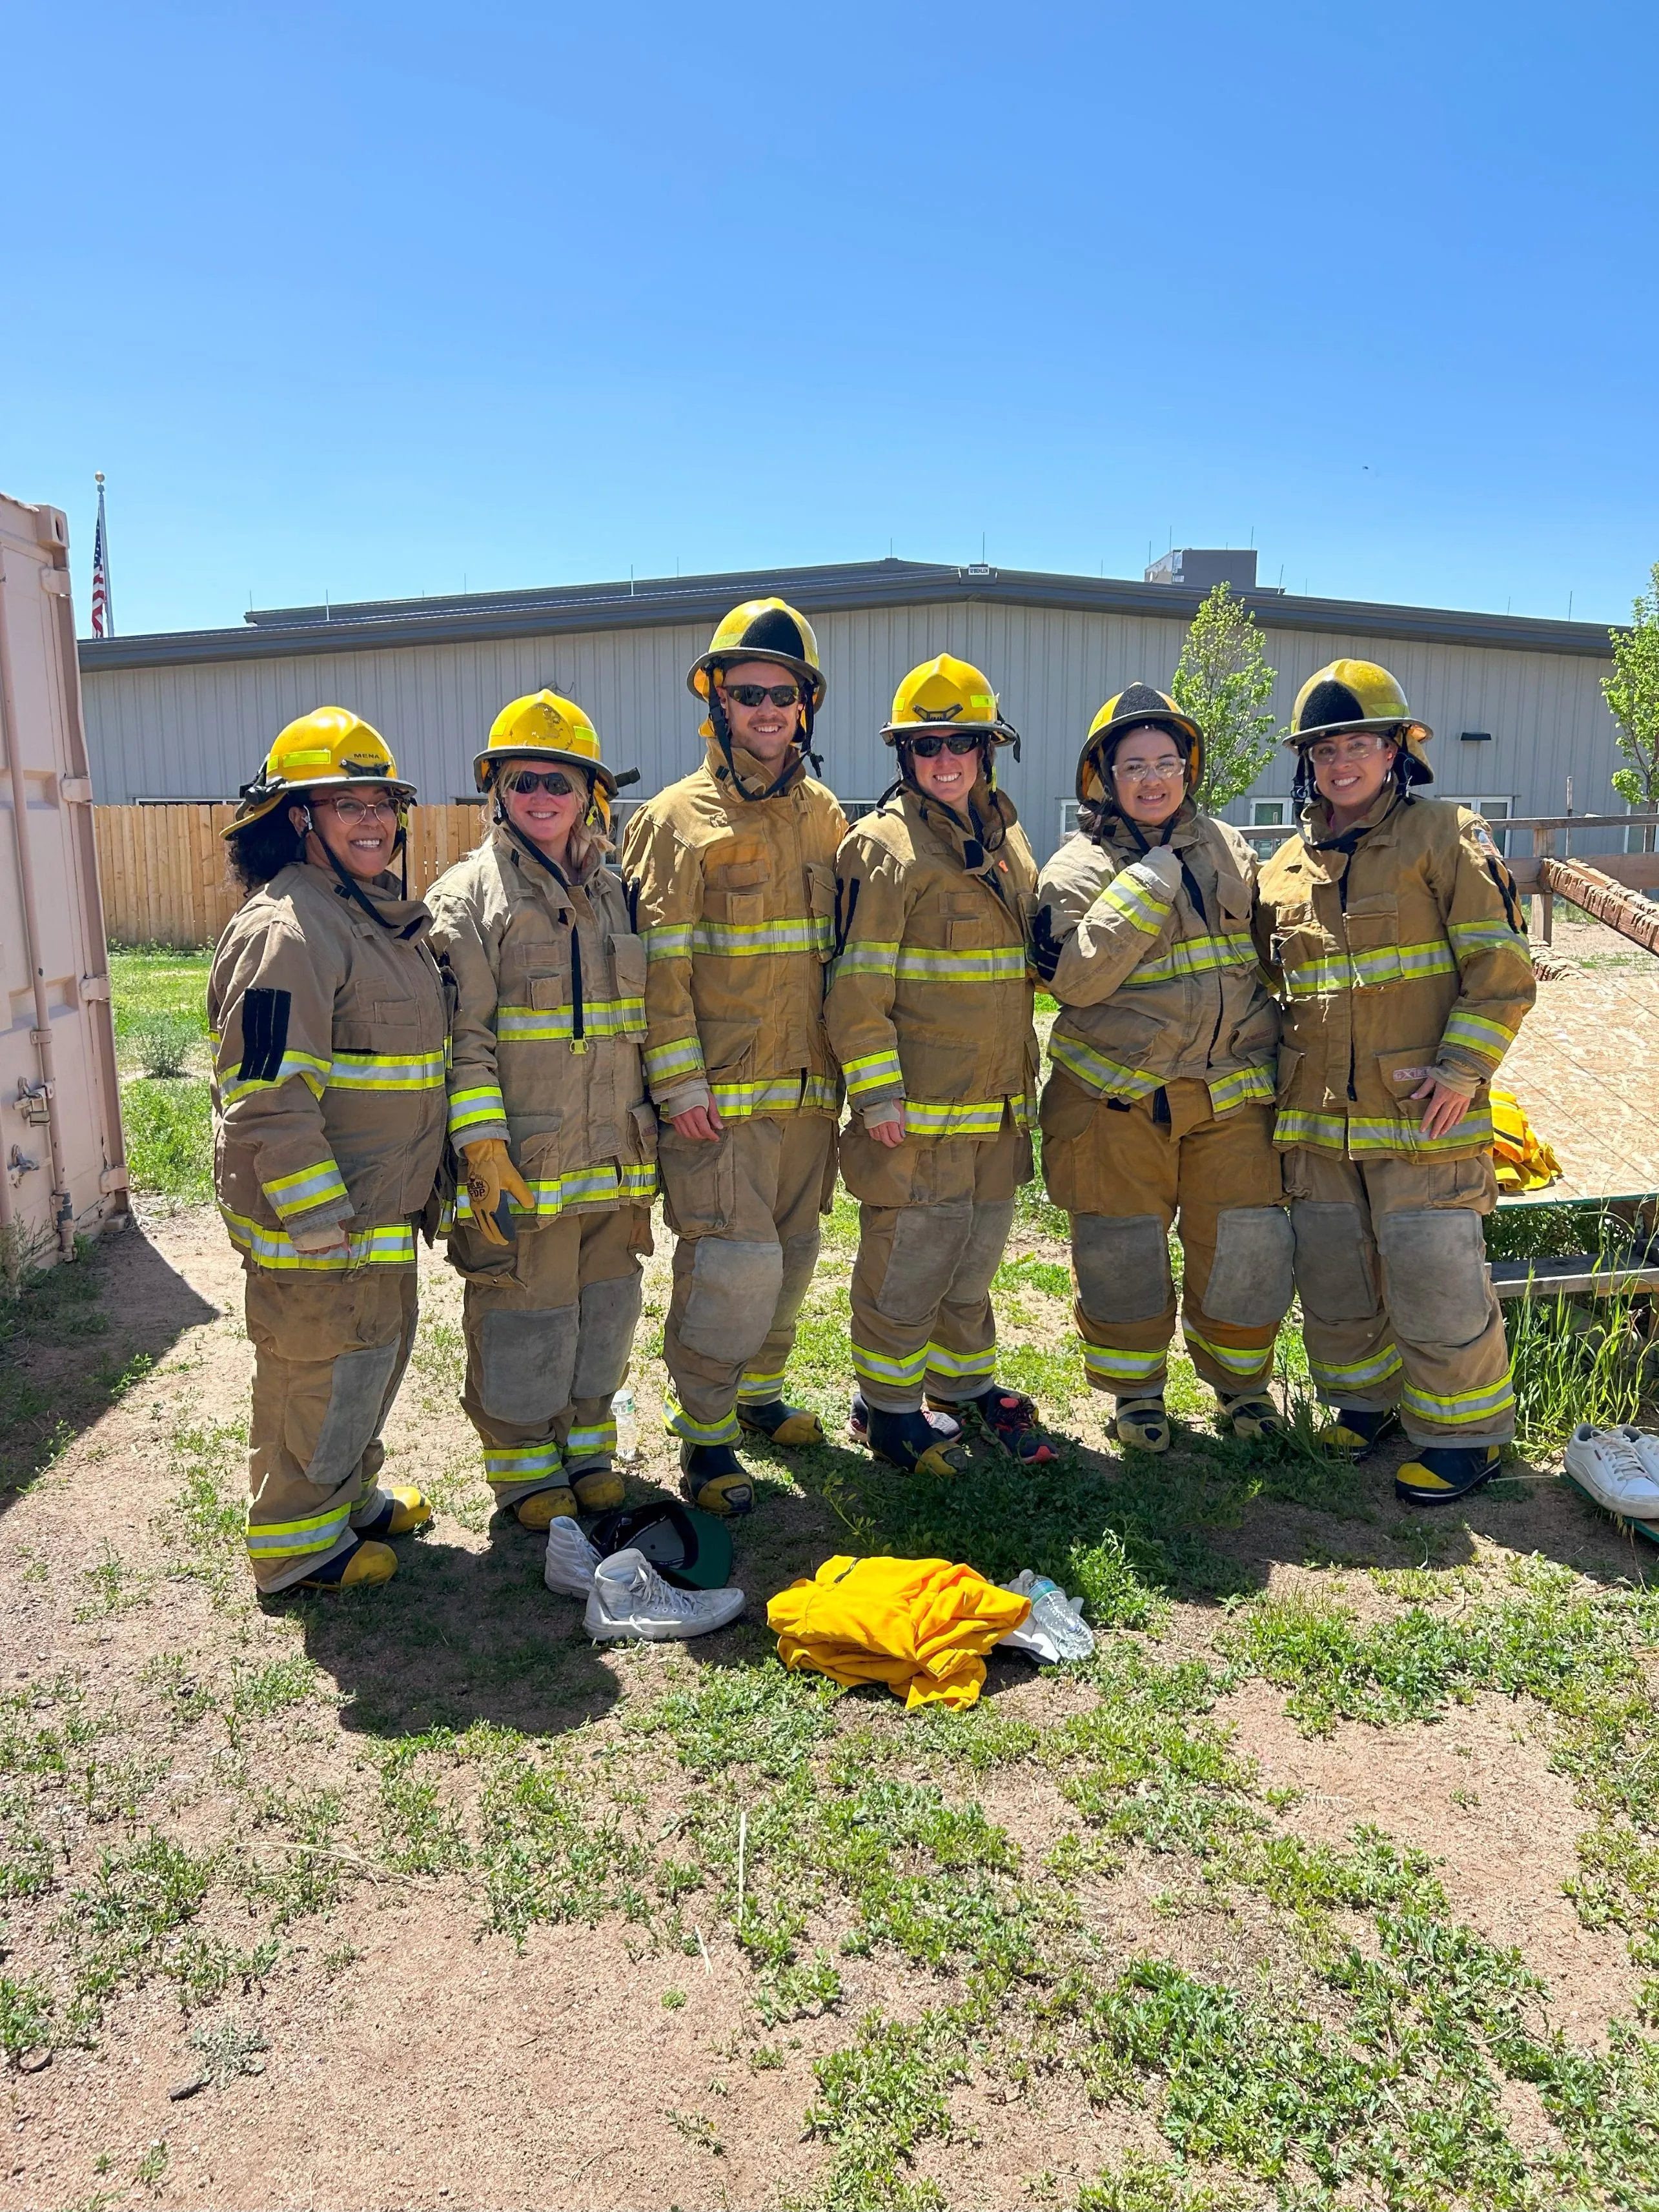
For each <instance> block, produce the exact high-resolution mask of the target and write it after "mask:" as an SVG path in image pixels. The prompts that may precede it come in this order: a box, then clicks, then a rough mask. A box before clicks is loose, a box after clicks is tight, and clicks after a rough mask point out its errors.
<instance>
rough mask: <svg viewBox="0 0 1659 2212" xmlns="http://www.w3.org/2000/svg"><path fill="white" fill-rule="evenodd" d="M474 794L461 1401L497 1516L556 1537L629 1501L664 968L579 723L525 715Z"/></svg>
mask: <svg viewBox="0 0 1659 2212" xmlns="http://www.w3.org/2000/svg"><path fill="white" fill-rule="evenodd" d="M473 778H474V781H476V783H477V786H478V788H479V789H480V790H481V791H483V792H484V793H486V794H487V796H488V808H489V811H488V820H489V828H488V832H487V835H486V836H485V838H484V841H483V843H482V844H481V845H480V846H479V847H478V848H477V851H476V852H472V853H469V854H467V856H466V858H465V860H459V861H457V862H456V864H455V866H453V868H450V869H448V870H447V871H446V872H445V873H444V874H443V875H441V877H440V878H438V880H437V882H436V883H435V884H434V885H433V886H432V889H431V890H430V892H429V893H428V902H429V903H430V905H431V908H432V915H433V932H432V941H433V944H434V945H435V948H436V949H437V951H438V953H439V956H440V957H441V959H443V960H444V961H445V962H446V963H447V966H448V969H449V971H450V974H451V975H452V976H453V979H454V985H455V990H456V1007H455V1018H454V1032H455V1034H454V1046H453V1061H454V1071H453V1078H452V1080H451V1086H450V1108H449V1127H450V1137H451V1139H452V1141H453V1144H454V1146H455V1147H456V1149H457V1151H458V1152H460V1153H461V1155H462V1156H463V1158H465V1163H466V1179H465V1187H464V1188H463V1189H462V1190H461V1191H460V1193H459V1194H458V1197H457V1200H456V1209H455V1223H454V1227H453V1231H452V1233H451V1236H450V1239H449V1259H450V1264H451V1265H452V1266H453V1267H454V1268H455V1269H456V1270H457V1272H458V1273H459V1274H460V1275H461V1277H462V1278H463V1279H464V1281H465V1285H466V1289H465V1299H464V1309H465V1315H464V1319H465V1338H466V1383H465V1389H464V1391H463V1393H462V1398H461V1403H462V1405H463V1406H464V1407H465V1409H466V1413H467V1415H468V1418H469V1419H471V1423H472V1425H473V1426H474V1428H476V1429H477V1431H478V1435H479V1437H480V1439H481V1440H482V1443H483V1460H484V1473H485V1474H486V1476H487V1477H488V1478H489V1486H490V1487H491V1489H492V1490H493V1491H494V1492H495V1498H496V1501H497V1503H498V1504H501V1505H502V1506H510V1507H511V1508H512V1509H513V1512H514V1513H515V1514H516V1515H517V1517H518V1519H519V1520H520V1522H522V1523H523V1524H524V1526H525V1527H526V1528H546V1527H547V1525H548V1523H549V1522H550V1521H552V1520H555V1519H556V1518H557V1517H558V1516H561V1515H569V1514H574V1513H575V1512H576V1511H578V1510H580V1511H582V1512H585V1513H598V1512H603V1511H604V1510H605V1509H606V1508H607V1507H610V1506H613V1505H620V1504H621V1503H622V1501H623V1486H622V1478H621V1477H620V1476H619V1475H618V1474H616V1473H615V1471H614V1469H613V1467H612V1458H613V1455H614V1454H615V1451H616V1448H617V1430H616V1423H615V1421H614V1420H613V1419H612V1417H611V1398H612V1396H613V1395H614V1394H615V1393H616V1392H617V1390H619V1389H621V1387H622V1384H623V1378H624V1377H625V1376H626V1375H627V1373H628V1362H629V1354H630V1352H632V1349H633V1344H634V1332H635V1328H636V1327H637V1325H638V1322H639V1317H640V1259H641V1254H643V1253H647V1252H648V1251H649V1250H650V1249H651V1200H652V1197H653V1194H654V1192H655V1189H656V1181H657V1171H656V1164H655V1162H656V1149H657V1131H656V1116H655V1115H653V1112H652V1110H651V1108H650V1106H649V1105H648V1104H647V1102H646V1097H645V1081H644V1077H643V1074H642V1072H641V1064H640V1046H641V1042H642V1040H643V1038H644V1035H645V948H644V946H643V945H641V943H640V940H639V939H638V938H637V937H636V936H635V934H634V933H633V929H632V927H631V925H630V922H629V915H628V902H627V899H626V897H625V896H624V895H623V887H622V883H621V881H620V879H619V878H617V876H616V875H614V874H612V873H611V871H610V870H609V869H608V868H606V867H605V865H604V862H605V854H606V853H608V852H609V850H610V845H609V842H608V841H607V839H606V837H605V805H607V803H608V801H609V800H610V799H611V798H613V797H614V796H615V794H616V790H617V779H616V777H615V775H613V774H612V772H611V769H608V768H607V767H606V766H605V763H603V762H602V761H601V759H600V757H599V738H598V737H597V735H596V734H595V732H594V729H593V726H592V723H591V722H590V721H589V720H588V719H587V716H586V714H584V713H583V712H582V710H581V708H580V707H578V706H575V705H574V704H573V703H572V702H571V701H569V700H568V699H562V698H560V697H559V696H558V695H557V694H556V693H555V692H552V691H539V692H537V693H535V694H533V695H532V696H530V697H528V698H525V699H514V700H513V701H512V702H510V704H508V705H507V706H506V707H504V708H502V709H501V713H500V714H498V715H497V716H496V718H495V724H494V726H493V727H492V728H491V730H490V732H489V743H488V744H487V745H486V746H485V747H484V750H483V751H482V752H481V753H479V754H478V756H477V758H476V760H475V761H474V763H473Z"/></svg>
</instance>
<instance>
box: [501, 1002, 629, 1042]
mask: <svg viewBox="0 0 1659 2212" xmlns="http://www.w3.org/2000/svg"><path fill="white" fill-rule="evenodd" d="M574 1034H575V1030H574V1009H573V1008H571V1007H569V1006H498V1007H497V1008H496V1009H495V1041H496V1042H497V1043H498V1044H530V1043H540V1042H543V1041H544V1040H545V1039H548V1038H557V1037H568V1036H574ZM582 1034H583V1035H584V1036H590V1037H616V1036H644V1034H645V1000H643V999H586V1000H583V1002H582Z"/></svg>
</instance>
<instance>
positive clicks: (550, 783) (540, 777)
mask: <svg viewBox="0 0 1659 2212" xmlns="http://www.w3.org/2000/svg"><path fill="white" fill-rule="evenodd" d="M575 788H576V787H575V785H574V783H572V781H570V778H569V777H568V775H566V774H565V772H564V770H563V769H560V768H550V769H547V770H546V771H545V773H543V772H541V771H539V770H538V769H533V768H521V769H519V771H518V773H517V774H516V775H514V776H513V781H512V782H511V783H509V784H508V785H507V789H508V790H509V791H544V792H545V793H547V795H548V797H549V798H550V799H568V798H570V797H571V796H572V795H573V793H574V791H575Z"/></svg>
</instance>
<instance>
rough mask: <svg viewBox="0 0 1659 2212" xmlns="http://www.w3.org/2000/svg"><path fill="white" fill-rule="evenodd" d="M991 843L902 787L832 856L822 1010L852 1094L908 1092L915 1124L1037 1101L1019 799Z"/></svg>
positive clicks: (969, 1132) (949, 1129)
mask: <svg viewBox="0 0 1659 2212" xmlns="http://www.w3.org/2000/svg"><path fill="white" fill-rule="evenodd" d="M975 797H976V800H978V801H980V802H981V803H982V805H983V806H984V807H985V809H986V810H987V813H988V814H989V815H990V816H992V817H994V820H995V821H996V822H997V823H999V824H1000V829H1001V833H1002V835H1001V842H1000V844H999V845H997V846H996V848H994V849H989V850H987V847H986V846H985V844H983V843H981V841H980V840H979V839H978V838H977V837H975V836H970V835H969V831H968V829H967V828H966V827H965V825H964V824H963V823H962V822H961V821H960V820H959V819H957V818H956V817H953V815H952V814H951V811H950V810H949V809H948V808H946V807H944V806H941V805H937V804H932V803H929V802H928V801H927V800H926V799H923V798H922V796H921V793H919V792H916V791H914V790H910V789H908V788H907V789H904V790H902V791H901V792H899V793H897V794H896V796H895V797H893V798H891V799H888V800H887V801H886V802H885V804H884V805H882V806H880V807H878V809H877V810H876V811H875V812H874V813H873V814H867V815H866V816H865V817H863V818H862V819H861V820H860V821H859V822H858V823H855V824H854V827H853V828H852V829H849V830H848V833H847V836H846V838H845V840H844V841H843V842H842V848H841V851H840V853H839V854H837V856H836V878H837V881H836V904H837V910H838V914H839V917H840V924H839V939H840V941H839V946H838V950H837V952H836V959H835V962H834V964H833V966H832V968H831V969H830V988H829V1000H828V1001H827V1003H826V1006H825V1009H824V1013H825V1019H826V1021H827V1022H828V1024H829V1040H830V1042H831V1044H832V1045H833V1047H834V1048H835V1053H836V1058H837V1060H840V1062H841V1065H842V1072H843V1073H844V1074H845V1076H846V1079H847V1097H848V1103H849V1104H850V1105H852V1106H854V1107H856V1108H858V1109H860V1111H863V1110H866V1109H869V1108H871V1107H873V1106H879V1105H885V1104H890V1103H891V1104H897V1105H902V1108H903V1114H904V1127H905V1133H906V1134H907V1135H908V1136H911V1137H920V1138H923V1139H927V1138H929V1137H964V1136H966V1137H994V1136H995V1135H996V1133H997V1131H998V1130H999V1129H1000V1127H1002V1122H1003V1109H1004V1107H1005V1105H1006V1106H1009V1107H1012V1109H1013V1113H1014V1117H1015V1119H1016V1121H1018V1123H1019V1124H1020V1126H1021V1127H1025V1126H1026V1125H1027V1124H1028V1123H1029V1122H1030V1119H1031V1115H1032V1113H1033V1111H1034V1109H1035V1103H1036V1101H1035V1096H1034V1092H1035V1085H1036V1035H1035V1033H1034V1031H1033V1030H1032V1027H1031V1008H1032V1004H1033V984H1032V981H1031V977H1030V969H1029V967H1028V964H1027V956H1026V949H1025V939H1026V931H1027V927H1028V926H1029V919H1030V910H1031V895H1032V893H1033V891H1034V890H1035V889H1036V865H1035V863H1034V862H1033V860H1032V859H1031V851H1030V846H1029V845H1028V844H1027V843H1026V842H1025V833H1024V830H1023V829H1020V827H1019V823H1018V816H1017V815H1016V814H1015V812H1014V808H1013V803H1012V800H1010V799H1006V798H1005V797H1004V796H1003V795H1002V794H1001V793H1000V792H999V793H988V794H986V793H976V794H975Z"/></svg>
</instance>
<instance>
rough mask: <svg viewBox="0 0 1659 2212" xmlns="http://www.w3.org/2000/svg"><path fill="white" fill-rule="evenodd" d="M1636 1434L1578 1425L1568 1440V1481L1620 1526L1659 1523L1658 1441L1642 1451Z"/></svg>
mask: <svg viewBox="0 0 1659 2212" xmlns="http://www.w3.org/2000/svg"><path fill="white" fill-rule="evenodd" d="M1642 1441H1643V1439H1642V1432H1641V1431H1640V1430H1639V1429H1598V1428H1596V1427H1595V1425H1594V1424H1593V1423H1591V1422H1589V1421H1581V1422H1580V1423H1579V1424H1578V1426H1577V1428H1576V1429H1575V1430H1574V1431H1573V1432H1572V1434H1571V1437H1569V1438H1568V1439H1567V1451H1566V1469H1567V1480H1568V1481H1569V1482H1571V1483H1572V1484H1574V1485H1575V1486H1577V1488H1578V1489H1580V1490H1582V1491H1583V1493H1584V1495H1585V1497H1586V1498H1589V1499H1590V1501H1591V1502H1592V1503H1593V1504H1596V1505H1599V1506H1600V1507H1601V1510H1602V1511H1603V1512H1604V1513H1615V1514H1617V1515H1618V1516H1619V1518H1620V1520H1621V1521H1634V1522H1638V1524H1641V1525H1642V1526H1643V1533H1644V1534H1647V1533H1649V1531H1648V1530H1647V1528H1646V1526H1645V1524H1646V1523H1648V1522H1659V1438H1650V1439H1648V1442H1649V1443H1650V1444H1651V1445H1652V1446H1653V1449H1652V1451H1651V1454H1650V1453H1649V1452H1646V1451H1644V1450H1643V1449H1642V1448H1641V1446H1642Z"/></svg>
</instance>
